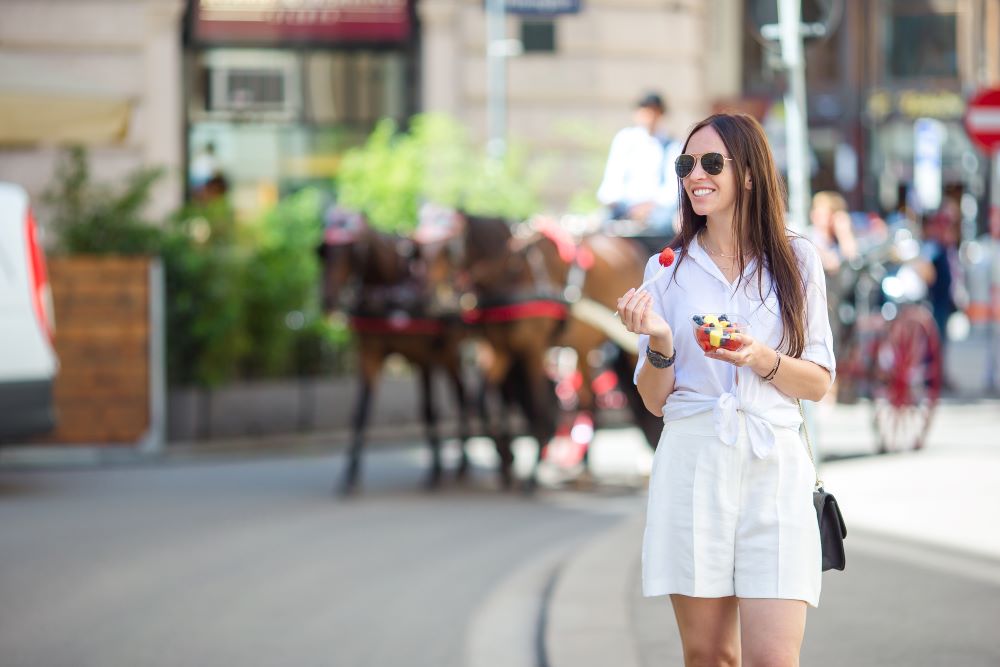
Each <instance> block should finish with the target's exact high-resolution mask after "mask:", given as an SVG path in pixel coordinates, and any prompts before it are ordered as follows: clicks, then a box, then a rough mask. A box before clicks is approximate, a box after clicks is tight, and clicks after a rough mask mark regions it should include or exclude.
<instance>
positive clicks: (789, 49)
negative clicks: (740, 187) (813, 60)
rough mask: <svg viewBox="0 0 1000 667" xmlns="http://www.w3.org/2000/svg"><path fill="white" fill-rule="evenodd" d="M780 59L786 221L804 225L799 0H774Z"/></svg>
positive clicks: (805, 149)
mask: <svg viewBox="0 0 1000 667" xmlns="http://www.w3.org/2000/svg"><path fill="white" fill-rule="evenodd" d="M778 24H779V25H780V29H781V60H782V63H783V64H784V66H785V72H786V76H787V78H788V86H787V90H786V92H785V137H786V150H787V153H788V155H787V164H788V213H789V223H790V224H791V227H792V228H793V229H795V230H798V231H802V230H804V229H805V226H806V220H807V217H808V213H807V212H808V210H809V200H810V197H811V196H812V195H811V193H810V191H809V189H810V186H809V139H808V134H807V128H808V119H807V116H806V68H805V58H804V57H803V55H802V17H801V0H778Z"/></svg>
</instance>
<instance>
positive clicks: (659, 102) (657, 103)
mask: <svg viewBox="0 0 1000 667" xmlns="http://www.w3.org/2000/svg"><path fill="white" fill-rule="evenodd" d="M635 106H636V108H644V107H645V108H651V109H659V110H660V112H664V111H666V110H667V105H665V104H664V103H663V98H662V97H660V96H659V94H657V93H653V92H648V93H646V94H645V95H643V96H642V97H640V98H639V101H638V102H636V105H635Z"/></svg>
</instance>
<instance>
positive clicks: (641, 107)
mask: <svg viewBox="0 0 1000 667" xmlns="http://www.w3.org/2000/svg"><path fill="white" fill-rule="evenodd" d="M665 112H666V106H665V105H664V103H663V99H662V98H661V97H660V96H659V95H657V94H656V93H647V94H646V95H645V96H644V97H643V98H642V99H640V100H639V102H638V104H637V105H636V109H635V125H633V126H631V127H626V128H625V129H623V130H620V131H619V132H618V134H616V135H615V138H614V140H613V141H612V142H611V151H610V152H609V154H608V163H607V166H606V167H605V169H604V180H602V181H601V186H600V188H598V190H597V199H598V200H599V201H600V202H601V203H602V204H604V205H605V206H607V207H608V212H609V215H610V217H611V218H612V219H618V220H621V219H627V220H634V221H636V222H640V223H644V224H645V225H646V227H647V229H648V230H649V231H650V232H654V233H658V234H666V235H670V234H673V232H674V219H675V217H676V215H677V177H676V176H675V175H674V168H673V165H674V159H675V158H676V157H677V155H679V154H680V151H681V145H680V142H677V141H671V140H670V138H669V137H667V136H666V135H665V134H661V133H660V131H659V128H658V126H659V124H660V121H661V120H662V119H663V115H664V113H665Z"/></svg>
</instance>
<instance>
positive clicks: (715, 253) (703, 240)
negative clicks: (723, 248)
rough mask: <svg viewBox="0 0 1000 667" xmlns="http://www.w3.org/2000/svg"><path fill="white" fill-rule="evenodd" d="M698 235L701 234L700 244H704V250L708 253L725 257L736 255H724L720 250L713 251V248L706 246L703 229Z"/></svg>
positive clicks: (734, 256)
mask: <svg viewBox="0 0 1000 667" xmlns="http://www.w3.org/2000/svg"><path fill="white" fill-rule="evenodd" d="M700 235H701V245H702V246H704V248H705V250H707V251H708V254H709V255H715V256H716V257H723V258H725V259H736V255H725V254H723V253H721V252H715V251H714V250H712V249H711V248H709V247H708V244H707V243H705V240H706V239H705V232H704V231H702V232H700Z"/></svg>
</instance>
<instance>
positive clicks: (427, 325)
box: [319, 208, 469, 495]
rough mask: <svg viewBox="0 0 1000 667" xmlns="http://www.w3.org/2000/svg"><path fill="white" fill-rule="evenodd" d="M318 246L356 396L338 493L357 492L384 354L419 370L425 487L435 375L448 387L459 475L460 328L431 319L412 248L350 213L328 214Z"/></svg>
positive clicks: (435, 440)
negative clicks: (342, 313) (349, 336)
mask: <svg viewBox="0 0 1000 667" xmlns="http://www.w3.org/2000/svg"><path fill="white" fill-rule="evenodd" d="M325 222H326V226H325V231H324V238H323V243H322V245H321V246H320V248H319V253H320V256H321V258H322V263H323V289H322V291H323V305H324V309H325V310H326V311H327V312H332V311H334V310H336V309H338V307H343V306H346V307H347V309H348V310H349V313H350V322H351V327H352V329H353V330H354V331H355V333H356V339H357V346H358V347H357V351H358V381H359V392H358V397H357V404H356V407H355V411H354V417H353V420H352V438H351V446H350V451H349V456H348V464H347V468H346V472H345V474H344V478H343V480H342V482H341V484H340V492H341V493H342V494H345V495H346V494H350V493H352V492H354V491H355V490H356V489H357V486H358V478H359V473H360V468H361V452H362V450H363V448H364V432H365V427H366V426H367V423H368V418H369V415H370V408H371V403H372V397H373V394H374V391H375V388H376V384H377V381H378V376H379V373H380V371H381V369H382V366H383V364H384V363H385V359H386V357H388V356H389V355H390V354H399V355H402V356H403V357H404V358H406V359H407V360H408V361H410V362H411V363H412V364H413V365H414V366H415V367H416V368H417V369H418V371H419V378H420V396H421V411H422V415H423V420H424V425H425V428H426V434H427V440H428V443H429V444H430V447H431V454H432V461H431V469H430V473H429V475H428V477H427V482H426V484H427V486H428V487H429V488H433V487H437V486H438V485H439V484H440V482H441V477H442V463H441V439H440V435H439V433H438V428H437V413H436V410H435V406H434V400H433V395H432V380H433V374H434V371H435V370H436V369H442V370H444V371H445V373H446V374H447V376H448V378H449V379H450V380H451V385H452V388H453V390H454V394H455V400H456V402H457V405H458V424H459V438H460V441H461V462H460V464H459V468H458V476H459V477H460V478H461V477H464V476H465V474H466V473H467V471H468V469H469V460H468V457H467V455H466V451H465V442H466V440H467V439H468V436H469V424H468V413H467V400H466V392H465V387H464V384H463V382H462V376H461V357H460V354H459V352H460V350H459V345H460V341H461V337H462V335H463V332H462V326H461V323H460V322H457V321H449V320H447V319H445V318H441V317H435V316H433V315H430V314H429V313H428V312H427V309H426V303H427V292H426V282H425V281H424V280H423V279H422V278H421V277H420V276H419V269H418V267H417V265H416V264H415V262H414V253H413V243H412V242H411V241H409V240H407V239H404V238H400V237H397V236H390V235H387V234H382V233H379V232H377V231H375V230H374V229H372V228H371V227H370V226H369V225H368V224H367V223H366V221H365V220H364V217H363V216H362V215H361V214H359V213H356V212H353V211H348V210H346V209H342V208H333V209H331V210H330V211H328V212H327V214H326V221H325Z"/></svg>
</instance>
